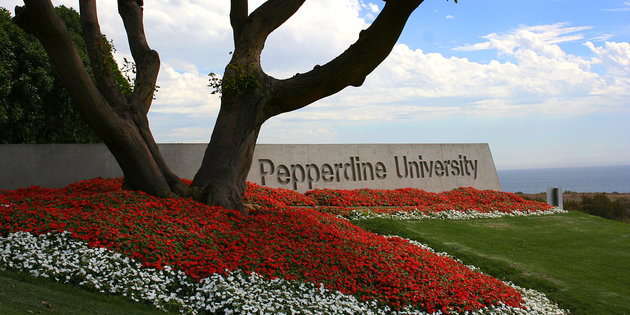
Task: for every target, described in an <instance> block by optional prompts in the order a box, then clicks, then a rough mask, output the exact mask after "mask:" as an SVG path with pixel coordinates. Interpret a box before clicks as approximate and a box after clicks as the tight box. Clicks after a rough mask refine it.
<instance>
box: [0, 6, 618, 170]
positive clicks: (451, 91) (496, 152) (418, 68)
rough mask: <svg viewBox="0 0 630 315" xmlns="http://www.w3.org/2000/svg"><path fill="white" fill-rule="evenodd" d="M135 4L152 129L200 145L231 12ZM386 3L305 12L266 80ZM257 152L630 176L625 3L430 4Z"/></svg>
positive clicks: (119, 44)
mask: <svg viewBox="0 0 630 315" xmlns="http://www.w3.org/2000/svg"><path fill="white" fill-rule="evenodd" d="M263 2H264V1H262V0H256V1H250V5H249V6H250V11H253V10H254V9H255V8H256V7H257V6H259V5H260V4H262V3H263ZM144 3H145V4H144V8H145V9H144V21H145V30H146V33H147V40H148V42H149V45H150V46H151V48H153V49H155V50H156V51H158V53H159V54H160V59H161V62H162V63H161V69H160V74H159V77H158V85H159V90H158V93H157V99H156V101H154V103H153V105H152V107H151V110H150V112H149V121H150V126H151V130H152V132H153V134H154V136H155V138H156V140H157V141H158V142H159V143H190V142H208V141H209V139H210V135H211V133H212V129H213V127H214V123H215V120H216V116H217V114H218V110H219V106H220V99H219V97H218V96H217V95H212V94H211V93H210V92H211V89H210V88H209V87H207V84H208V73H210V72H214V73H217V74H219V75H221V74H222V72H223V69H224V68H225V66H226V64H227V62H228V61H229V59H230V52H231V51H232V49H233V42H232V30H231V27H230V23H229V1H227V0H220V1H219V0H213V1H206V0H191V1H176V0H153V1H145V2H144ZM21 4H22V1H16V0H3V2H2V4H1V6H3V7H6V8H8V9H10V10H11V11H12V12H13V8H14V7H15V5H21ZM53 4H55V5H61V4H63V5H66V6H72V7H74V8H77V10H78V1H76V0H75V1H70V0H63V1H53ZM383 5H384V2H383V1H375V0H308V1H306V3H305V4H304V5H303V6H302V8H300V10H299V11H298V12H297V13H296V14H295V15H294V16H293V17H292V18H291V19H289V20H288V21H287V22H286V23H285V24H284V25H282V26H281V27H280V28H279V29H278V30H276V32H274V33H273V34H272V35H271V36H270V37H269V38H268V41H267V43H266V45H265V50H264V51H263V55H262V66H263V69H264V70H265V71H266V72H267V73H268V74H269V75H272V76H274V77H276V78H279V79H281V78H286V77H290V76H292V75H293V74H295V73H303V72H306V71H308V70H310V69H312V68H313V67H314V66H315V65H318V64H319V65H322V64H325V63H327V62H328V61H330V60H331V59H333V58H334V57H336V56H337V55H339V54H340V53H342V52H343V51H344V50H345V49H346V48H347V47H348V46H349V45H350V44H352V43H353V42H355V41H356V39H357V38H358V34H359V32H360V31H361V30H362V29H365V28H367V27H368V26H369V25H370V23H372V21H374V18H375V17H376V16H377V15H378V13H379V12H380V10H381V9H382V8H383ZM97 6H98V10H99V21H100V24H101V31H102V32H103V33H105V34H106V35H107V36H108V38H110V39H112V40H113V41H114V44H115V46H116V49H117V50H116V59H117V60H119V61H121V60H122V58H124V57H127V58H129V57H130V53H129V48H128V46H127V39H126V34H125V32H124V29H123V26H122V22H121V20H120V17H119V16H118V13H117V9H116V4H115V1H111V0H104V1H103V0H100V1H97ZM258 143H488V144H489V146H490V150H491V152H492V155H493V159H494V162H495V165H496V167H497V169H499V170H508V169H529V168H555V167H579V166H599V165H629V164H630V1H627V0H626V1H624V0H597V1H593V0H590V1H586V0H529V1H524V0H516V1H504V0H476V1H471V0H460V1H458V4H455V3H454V2H453V1H446V0H426V1H424V2H423V3H422V4H421V5H420V6H419V7H418V8H417V9H416V11H415V12H414V13H413V14H412V15H411V17H410V19H409V21H408V22H407V25H406V28H405V30H404V31H403V33H402V35H401V37H400V39H399V41H398V43H397V44H396V46H395V47H394V49H393V51H392V53H391V54H390V56H389V57H388V58H387V59H386V60H385V61H384V62H383V63H382V64H381V65H380V66H379V67H378V68H377V69H376V70H375V71H374V72H373V73H371V74H370V75H369V76H368V77H367V79H366V81H365V82H364V84H363V86H361V87H348V88H346V89H344V90H343V91H341V92H339V93H337V94H335V95H333V96H330V97H328V98H324V99H322V100H319V101H317V102H315V103H313V104H311V105H309V106H307V107H305V108H303V109H300V110H297V111H294V112H290V113H285V114H282V115H279V116H276V117H274V118H271V119H270V120H268V121H267V122H266V123H265V124H264V125H263V127H262V129H261V132H260V136H259V139H258Z"/></svg>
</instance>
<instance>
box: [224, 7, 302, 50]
mask: <svg viewBox="0 0 630 315" xmlns="http://www.w3.org/2000/svg"><path fill="white" fill-rule="evenodd" d="M305 1H306V0H268V1H266V2H265V3H263V4H262V5H261V6H260V7H258V8H257V9H256V10H254V12H252V14H250V16H249V18H248V21H247V23H246V24H244V27H243V30H242V34H241V36H240V37H238V38H235V44H234V45H235V52H237V51H240V52H247V53H246V54H244V55H256V56H258V57H259V56H260V53H261V52H262V49H263V48H264V46H265V41H266V40H267V37H268V36H269V34H271V33H272V32H273V31H274V30H275V29H277V28H278V27H280V25H282V24H283V23H284V22H286V21H287V20H288V19H289V18H290V17H291V16H292V15H293V14H295V12H297V10H298V9H299V8H300V7H301V6H302V4H304V2H305Z"/></svg>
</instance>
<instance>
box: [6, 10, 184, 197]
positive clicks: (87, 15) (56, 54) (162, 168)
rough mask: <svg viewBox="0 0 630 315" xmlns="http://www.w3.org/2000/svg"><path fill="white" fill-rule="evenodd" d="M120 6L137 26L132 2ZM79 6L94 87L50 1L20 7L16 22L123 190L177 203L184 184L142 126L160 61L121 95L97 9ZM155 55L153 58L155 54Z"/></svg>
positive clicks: (141, 66)
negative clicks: (110, 158)
mask: <svg viewBox="0 0 630 315" xmlns="http://www.w3.org/2000/svg"><path fill="white" fill-rule="evenodd" d="M119 2H125V3H127V4H130V5H131V6H132V7H133V5H134V4H135V5H136V8H135V9H136V10H135V13H134V12H131V13H130V15H132V16H133V15H134V14H135V15H136V16H135V19H140V20H141V17H138V16H137V15H138V14H141V12H142V11H141V10H138V9H137V4H136V1H119ZM80 4H81V20H82V21H81V22H82V23H81V24H82V28H83V37H84V39H85V42H86V45H87V47H88V54H89V57H90V62H91V64H92V66H93V68H92V70H93V73H94V77H95V81H96V83H95V82H94V81H92V78H91V77H90V75H89V74H88V71H87V69H86V68H85V67H84V65H83V63H82V62H81V59H80V58H79V55H78V53H77V50H76V48H75V47H74V45H73V43H72V41H71V39H70V35H69V33H68V30H67V29H66V28H65V25H64V23H63V21H62V20H61V19H60V18H59V16H57V14H56V13H55V10H54V8H53V5H52V3H51V2H50V0H26V1H25V6H24V7H16V16H15V18H14V21H15V23H16V24H18V25H19V26H20V27H22V28H23V29H24V30H26V31H27V32H29V33H31V34H33V35H35V36H36V37H37V38H38V39H39V41H40V42H41V43H42V45H43V46H44V49H45V50H46V53H47V54H48V56H49V58H50V60H51V62H52V64H53V65H54V66H55V68H56V69H57V72H58V73H59V75H60V78H61V80H62V82H64V85H65V86H66V88H67V89H68V91H69V93H70V96H71V98H72V101H73V103H74V105H75V107H76V108H77V109H78V111H79V114H80V115H81V116H82V117H83V118H84V119H85V120H86V121H87V122H88V124H89V125H90V127H91V128H93V129H94V131H95V132H96V134H97V135H98V136H99V137H100V138H101V139H103V141H104V142H105V144H106V145H107V148H108V149H109V150H110V151H111V153H112V155H114V157H115V158H116V161H117V162H118V164H119V165H120V167H121V169H122V171H123V174H124V176H125V183H126V185H127V186H128V187H129V188H131V189H137V190H142V191H145V192H147V193H149V194H152V195H156V196H163V197H175V196H176V194H175V193H174V191H177V192H182V193H183V192H185V190H186V189H185V187H184V185H183V183H181V181H179V179H177V177H176V176H174V175H173V174H172V172H170V170H168V167H166V163H164V160H163V158H162V157H161V155H160V154H159V151H158V150H157V145H156V144H155V141H154V140H153V136H152V135H151V132H150V130H149V125H148V121H147V120H146V111H148V104H150V100H151V99H152V96H153V88H154V86H155V78H157V69H159V58H153V59H152V60H149V61H146V62H143V63H140V64H138V68H139V70H138V71H139V72H140V71H143V73H150V72H151V71H153V74H152V75H151V74H149V75H145V76H144V79H143V77H140V81H142V80H144V81H143V82H140V84H138V83H137V84H136V85H137V87H136V89H135V90H134V93H133V94H132V95H130V96H125V95H123V93H121V91H120V90H119V89H118V87H117V86H116V85H115V81H114V79H113V73H112V71H111V67H109V64H108V62H110V61H109V60H108V59H107V58H111V55H110V54H109V51H107V52H105V51H104V50H103V49H104V47H105V45H104V43H103V38H102V36H101V34H100V29H99V26H98V20H97V17H96V3H95V1H94V0H83V1H81V3H80ZM128 33H129V34H131V35H132V36H135V37H134V38H137V37H138V36H140V37H144V33H143V32H142V33H140V32H139V31H138V29H135V30H132V31H129V30H128ZM134 40H135V39H134ZM130 41H132V39H131V38H130ZM145 43H146V42H145ZM146 48H148V46H146ZM154 54H155V56H157V53H155V52H154ZM134 58H135V57H134ZM147 78H148V79H147ZM151 80H153V81H152V82H151ZM136 81H137V82H138V80H136ZM147 85H148V86H151V88H150V92H147V88H146V86H147ZM147 100H149V101H147ZM147 102H148V104H147Z"/></svg>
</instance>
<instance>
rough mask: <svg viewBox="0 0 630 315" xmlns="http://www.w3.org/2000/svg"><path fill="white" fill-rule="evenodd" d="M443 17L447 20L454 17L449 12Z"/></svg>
mask: <svg viewBox="0 0 630 315" xmlns="http://www.w3.org/2000/svg"><path fill="white" fill-rule="evenodd" d="M445 18H446V19H447V20H452V19H454V18H455V17H454V16H452V15H450V14H449V15H447V16H446V17H445Z"/></svg>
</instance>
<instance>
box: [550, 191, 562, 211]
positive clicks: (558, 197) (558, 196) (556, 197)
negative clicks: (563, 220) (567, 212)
mask: <svg viewBox="0 0 630 315" xmlns="http://www.w3.org/2000/svg"><path fill="white" fill-rule="evenodd" d="M547 203H548V204H550V205H552V206H554V207H558V208H560V209H562V190H561V189H560V187H551V188H547Z"/></svg>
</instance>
